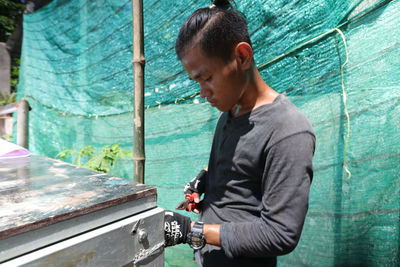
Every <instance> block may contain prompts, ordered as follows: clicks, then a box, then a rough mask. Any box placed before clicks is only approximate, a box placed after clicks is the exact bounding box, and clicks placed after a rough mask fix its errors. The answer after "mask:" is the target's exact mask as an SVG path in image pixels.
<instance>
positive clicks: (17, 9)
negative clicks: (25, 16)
mask: <svg viewBox="0 0 400 267" xmlns="http://www.w3.org/2000/svg"><path fill="white" fill-rule="evenodd" d="M24 9H25V4H21V1H19V0H0V42H6V41H7V39H8V37H9V36H10V35H11V33H12V32H13V31H14V29H15V26H16V25H17V23H18V20H19V19H20V17H21V15H22V13H23V12H24Z"/></svg>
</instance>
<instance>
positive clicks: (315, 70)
mask: <svg viewBox="0 0 400 267" xmlns="http://www.w3.org/2000/svg"><path fill="white" fill-rule="evenodd" d="M236 2H237V3H238V8H239V9H240V10H241V11H243V12H244V13H245V14H246V15H247V18H248V22H249V31H250V33H251V38H252V41H253V44H254V50H255V59H256V62H257V64H258V65H262V64H264V63H266V62H269V61H271V60H273V59H275V58H277V57H278V56H279V55H282V54H283V53H286V52H288V51H291V50H292V49H293V48H295V47H297V46H300V47H299V48H297V49H295V51H293V52H291V53H289V54H288V55H285V56H283V57H282V58H279V59H278V60H275V61H273V62H272V63H269V64H267V65H266V66H264V67H263V68H262V69H261V74H262V76H263V78H264V79H265V80H266V81H267V83H268V84H269V85H270V86H271V87H272V88H274V89H275V90H277V91H279V92H281V93H283V92H285V93H286V94H287V95H288V97H289V99H290V100H291V101H292V102H294V103H295V104H296V105H297V106H298V107H299V108H300V109H301V110H303V112H304V113H305V114H306V115H307V116H308V118H309V119H310V121H311V122H312V124H313V127H314V130H315V132H316V135H317V147H316V152H315V157H314V168H315V175H314V181H313V184H312V190H311V195H310V209H309V213H308V215H307V219H306V222H305V226H304V232H303V235H302V237H301V240H300V243H299V245H298V247H297V248H296V250H295V251H294V252H293V253H291V254H290V255H287V256H283V257H279V258H278V263H279V266H324V267H325V266H399V265H400V179H399V176H400V168H399V165H400V105H399V102H400V67H399V66H400V49H399V48H400V27H399V25H400V16H399V14H400V13H399V11H400V1H398V0H397V1H395V0H394V1H377V0H353V1H351V0H341V1H333V0H314V1H311V0H303V1H298V0H292V1H283V0H275V1H263V0H253V1H236ZM207 5H209V1H205V0H204V1H192V0H184V1H166V0H164V1H159V0H145V1H144V22H145V24H144V29H145V56H146V60H147V61H146V75H145V79H146V81H145V86H146V88H145V106H146V111H145V116H146V117H145V119H146V129H145V142H146V158H147V160H146V173H145V181H146V183H148V184H151V185H155V186H157V188H158V204H159V206H161V207H163V208H166V209H174V207H175V205H176V204H177V203H178V202H179V201H180V200H181V199H182V196H183V193H182V188H183V185H184V184H185V183H186V182H187V181H188V180H189V179H190V178H192V177H193V176H195V175H196V174H197V173H198V172H199V170H200V169H201V168H203V167H204V166H205V165H206V164H207V161H208V153H209V150H210V146H211V140H212V134H213V130H214V126H215V124H216V120H217V117H218V114H219V113H218V111H217V110H215V109H212V108H211V107H210V106H209V105H208V104H206V103H204V101H203V100H202V99H200V98H199V96H198V91H199V88H198V86H197V85H196V84H194V83H192V82H190V81H189V80H188V77H187V75H186V74H185V73H184V71H183V69H182V67H181V65H180V63H179V62H178V61H177V59H176V56H175V53H174V42H175V38H176V36H177V33H178V31H179V28H180V25H181V24H182V23H183V21H184V19H185V18H186V17H188V16H189V15H190V14H191V13H192V12H193V11H194V10H195V9H197V8H199V7H205V6H207ZM131 14H132V10H131V2H130V1H123V0H121V1H116V0H96V1H93V0H86V1H85V0H71V1H62V0H55V1H53V2H52V3H50V4H49V5H47V6H46V7H44V8H42V9H40V10H39V11H37V12H35V13H33V14H28V15H24V39H23V48H22V66H21V71H20V84H19V88H18V96H19V99H20V98H22V97H25V98H26V99H27V100H28V101H29V103H30V105H31V106H32V111H31V113H30V140H29V142H30V150H31V151H32V152H33V153H37V154H40V155H44V156H49V157H54V156H56V154H57V153H58V152H60V151H63V150H65V149H71V148H73V149H80V148H82V147H83V146H86V145H93V146H95V147H96V148H100V147H102V146H104V145H109V144H119V145H120V146H121V147H123V148H124V149H126V150H129V151H132V147H133V145H132V142H133V100H132V98H133V93H132V91H133V74H132V65H131V60H132V23H131V22H132V18H131V16H132V15H131ZM339 25H340V30H341V31H342V32H343V34H344V38H345V39H343V38H342V37H341V35H340V34H339V31H332V29H333V28H335V27H338V26H339ZM329 31H331V32H330V33H329V34H326V35H324V36H323V37H321V38H317V39H315V40H313V41H312V42H308V41H309V40H312V39H313V38H314V37H316V36H320V35H321V34H324V33H326V32H329ZM304 43H306V45H302V44H304ZM345 45H346V46H347V50H346V46H345ZM346 52H348V64H347V65H345V66H344V72H343V76H342V75H341V67H342V65H343V64H344V63H345V62H346ZM342 78H343V84H344V90H345V92H346V93H347V104H346V105H344V101H343V100H344V99H343V96H344V95H343V88H342ZM345 108H347V110H348V114H349V120H350V138H349V140H348V142H347V141H346V140H347V133H348V127H347V123H348V120H347V117H346V112H345ZM347 145H348V146H347ZM346 146H347V152H346V166H347V168H348V169H349V170H350V172H351V177H349V175H348V174H347V173H346V172H345V170H344V167H343V158H344V149H345V147H346ZM132 168H133V164H132V162H131V161H130V160H125V161H124V160H121V161H119V162H118V163H117V164H116V166H114V168H113V169H112V174H113V175H117V176H122V177H125V178H127V179H132V174H133V170H132ZM165 261H166V266H194V265H195V264H194V263H193V261H192V253H191V250H190V249H189V248H188V247H187V246H186V245H185V246H177V247H173V248H168V249H167V250H166V260H165Z"/></svg>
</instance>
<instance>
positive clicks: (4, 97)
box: [0, 92, 17, 106]
mask: <svg viewBox="0 0 400 267" xmlns="http://www.w3.org/2000/svg"><path fill="white" fill-rule="evenodd" d="M15 101H17V94H16V93H15V92H13V93H11V94H7V93H5V94H2V93H0V106H5V105H8V104H11V103H14V102H15Z"/></svg>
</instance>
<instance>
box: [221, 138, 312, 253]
mask: <svg viewBox="0 0 400 267" xmlns="http://www.w3.org/2000/svg"><path fill="white" fill-rule="evenodd" d="M314 149H315V136H314V135H312V134H311V133H309V132H303V133H298V134H295V135H291V136H289V137H286V138H285V139H283V140H280V141H279V142H278V143H276V144H274V145H272V146H271V147H270V148H268V149H267V151H265V153H266V159H265V168H264V173H263V177H262V185H261V186H262V188H263V196H262V203H261V205H262V207H261V212H260V218H258V219H257V220H255V221H249V222H244V223H243V222H241V223H234V222H231V223H223V224H221V228H220V240H221V245H222V248H223V249H224V251H225V254H226V255H227V256H228V257H230V258H232V257H240V256H244V257H271V256H279V255H284V254H287V253H289V252H291V251H292V250H293V249H294V248H295V247H296V245H297V243H298V241H299V239H300V234H301V231H302V228H303V224H304V220H305V216H306V213H307V210H308V197H309V191H310V184H311V181H312V177H313V169H312V157H313V154H314Z"/></svg>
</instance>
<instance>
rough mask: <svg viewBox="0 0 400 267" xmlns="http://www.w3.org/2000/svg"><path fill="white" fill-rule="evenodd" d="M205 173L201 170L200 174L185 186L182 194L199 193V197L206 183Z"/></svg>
mask: <svg viewBox="0 0 400 267" xmlns="http://www.w3.org/2000/svg"><path fill="white" fill-rule="evenodd" d="M206 177H207V171H206V170H201V172H200V173H199V174H198V175H197V176H196V177H194V178H193V179H192V180H191V181H190V182H189V183H187V184H186V185H185V188H184V189H183V192H184V193H185V194H192V193H194V192H195V193H199V194H200V195H201V194H203V193H204V187H205V183H206Z"/></svg>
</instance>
